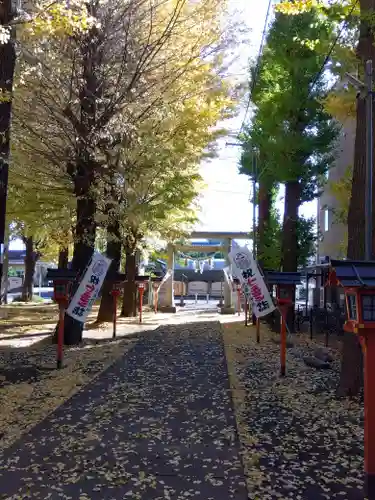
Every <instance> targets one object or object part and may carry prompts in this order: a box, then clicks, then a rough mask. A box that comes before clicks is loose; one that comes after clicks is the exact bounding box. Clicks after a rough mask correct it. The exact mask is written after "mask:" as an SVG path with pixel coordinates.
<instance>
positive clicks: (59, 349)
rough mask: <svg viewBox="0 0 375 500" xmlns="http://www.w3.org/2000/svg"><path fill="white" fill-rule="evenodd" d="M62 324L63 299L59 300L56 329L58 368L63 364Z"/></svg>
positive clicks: (63, 323)
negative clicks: (57, 326) (57, 325)
mask: <svg viewBox="0 0 375 500" xmlns="http://www.w3.org/2000/svg"><path fill="white" fill-rule="evenodd" d="M64 326H65V301H63V300H60V301H59V328H58V330H57V355H56V365H57V369H58V370H60V369H61V368H62V364H63V357H64V347H63V345H64Z"/></svg>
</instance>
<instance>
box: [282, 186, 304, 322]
mask: <svg viewBox="0 0 375 500" xmlns="http://www.w3.org/2000/svg"><path fill="white" fill-rule="evenodd" d="M300 203H301V186H300V183H299V182H298V180H297V181H289V182H287V183H286V184H285V205H284V220H283V234H282V246H281V249H282V251H281V266H282V271H285V272H296V271H297V265H298V235H297V221H298V208H299V206H300ZM288 292H289V294H288V296H289V298H290V299H291V300H292V302H293V304H294V302H295V298H296V288H295V286H293V287H290V288H289V290H288ZM294 316H295V313H294V306H293V307H290V308H289V309H288V315H287V324H288V328H289V330H290V331H291V332H294Z"/></svg>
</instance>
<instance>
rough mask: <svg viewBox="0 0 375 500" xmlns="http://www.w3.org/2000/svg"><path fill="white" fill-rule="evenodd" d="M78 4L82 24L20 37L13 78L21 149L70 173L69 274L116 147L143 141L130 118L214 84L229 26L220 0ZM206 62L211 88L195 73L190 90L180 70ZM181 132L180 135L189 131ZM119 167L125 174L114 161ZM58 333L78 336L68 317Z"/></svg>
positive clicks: (85, 243) (91, 224) (93, 222)
mask: <svg viewBox="0 0 375 500" xmlns="http://www.w3.org/2000/svg"><path fill="white" fill-rule="evenodd" d="M86 8H87V9H88V17H89V18H90V19H91V18H93V19H95V22H93V23H92V24H91V26H90V28H89V29H88V30H87V31H86V32H79V33H75V34H74V36H69V37H66V38H65V39H63V38H61V37H57V36H56V37H50V38H48V40H47V39H46V41H45V42H43V43H41V41H40V37H39V38H38V37H35V39H30V37H29V38H28V39H27V43H26V48H25V50H24V51H23V53H22V55H23V59H22V62H21V64H20V77H19V92H20V95H21V93H22V96H23V101H22V106H21V105H20V107H19V112H18V113H16V116H15V120H17V123H18V124H19V126H20V129H23V133H22V135H23V137H24V139H23V141H24V147H25V148H26V149H28V150H29V153H30V154H31V155H33V154H35V152H36V153H37V154H38V155H41V156H44V157H46V158H47V159H48V162H50V163H51V164H53V165H54V167H56V168H57V169H58V168H60V170H61V173H62V175H68V176H69V178H70V180H71V187H72V192H73V195H74V196H75V198H76V210H75V229H74V254H73V268H74V269H75V270H76V271H77V273H80V272H82V271H83V270H84V269H85V267H86V265H87V263H88V261H89V259H90V257H91V255H92V252H93V250H94V247H95V238H96V228H97V226H98V223H99V224H102V222H101V221H100V220H99V219H100V217H101V215H102V214H101V213H100V210H98V205H102V199H103V198H104V199H105V200H107V199H108V193H109V192H110V191H111V182H110V179H111V178H113V176H114V178H118V177H116V175H117V165H119V162H118V158H117V157H118V155H117V153H116V152H117V151H118V150H120V149H123V148H124V147H125V149H127V150H128V151H131V150H132V149H133V148H135V149H136V145H137V141H138V140H142V139H138V138H137V137H138V136H137V134H138V132H137V130H138V128H139V124H141V123H143V121H144V120H146V119H147V118H148V117H149V116H150V114H151V113H154V115H153V120H154V125H155V124H157V123H158V122H159V121H160V120H163V119H164V118H165V116H167V115H168V113H171V114H173V112H174V110H175V109H177V107H178V106H183V105H184V100H185V101H188V99H189V97H190V95H189V92H192V93H193V94H194V95H196V94H199V93H201V95H203V100H204V94H205V93H207V92H209V91H212V92H213V94H212V95H214V93H215V92H219V93H220V92H222V89H220V86H219V85H218V81H219V80H220V79H219V78H218V77H220V76H221V74H222V72H223V71H224V70H225V67H226V61H225V50H226V48H227V47H228V46H229V44H230V41H231V39H232V37H233V36H235V33H234V32H233V30H232V29H231V26H223V22H222V20H223V14H224V13H225V8H226V2H225V1H224V0H205V1H203V2H199V3H197V2H186V1H185V0H177V1H164V0H163V1H161V0H160V1H157V2H153V3H152V4H146V3H145V2H143V1H141V0H131V1H125V0H116V1H114V2H94V3H90V4H86ZM46 47H48V50H44V49H45V48H46ZM33 58H34V59H33ZM35 61H37V63H35ZM205 71H206V72H208V73H211V74H212V76H215V77H216V78H218V79H217V81H216V82H215V81H214V79H213V78H212V79H211V83H212V87H210V86H209V85H206V86H203V87H202V89H200V90H198V84H199V78H198V77H197V84H196V85H195V86H193V88H192V89H190V90H189V82H190V80H191V79H189V77H188V75H189V74H190V73H191V72H193V73H194V74H195V75H199V73H204V72H205ZM21 87H22V91H21ZM210 99H211V101H214V100H213V99H212V98H210ZM169 108H171V109H169ZM158 109H159V110H160V111H159V116H158V115H157V113H158V111H157V110H158ZM217 119H221V114H220V113H219V114H218V115H217ZM211 125H214V121H211V122H210V126H211ZM151 132H152V130H151ZM143 140H144V139H143ZM185 140H186V142H187V144H189V142H188V141H190V138H189V137H188V136H187V137H186V138H185ZM130 164H132V163H131V162H130ZM123 165H129V162H128V161H126V162H123ZM121 168H124V167H121ZM126 168H128V167H127V166H126ZM119 174H120V177H121V176H122V178H125V177H124V176H123V175H122V173H121V169H120V172H119ZM103 181H105V182H104V183H103ZM105 184H107V186H106V185H105ZM114 200H115V197H112V202H111V205H112V206H111V207H110V211H111V212H113V211H115V209H116V203H115V202H114ZM107 208H108V207H107ZM106 211H107V212H108V209H106V210H104V212H106ZM67 332H70V339H66V340H67V341H68V342H77V341H79V340H80V336H81V334H80V331H79V329H78V327H77V325H76V324H69V320H68V321H67Z"/></svg>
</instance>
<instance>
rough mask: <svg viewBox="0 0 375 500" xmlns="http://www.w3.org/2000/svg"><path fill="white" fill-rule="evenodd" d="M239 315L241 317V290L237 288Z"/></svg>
mask: <svg viewBox="0 0 375 500" xmlns="http://www.w3.org/2000/svg"><path fill="white" fill-rule="evenodd" d="M237 313H238V316H241V288H240V287H239V286H238V287H237Z"/></svg>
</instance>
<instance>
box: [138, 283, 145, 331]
mask: <svg viewBox="0 0 375 500" xmlns="http://www.w3.org/2000/svg"><path fill="white" fill-rule="evenodd" d="M138 290H139V322H140V323H142V311H143V293H144V291H145V285H144V284H143V283H140V284H139V286H138Z"/></svg>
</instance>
